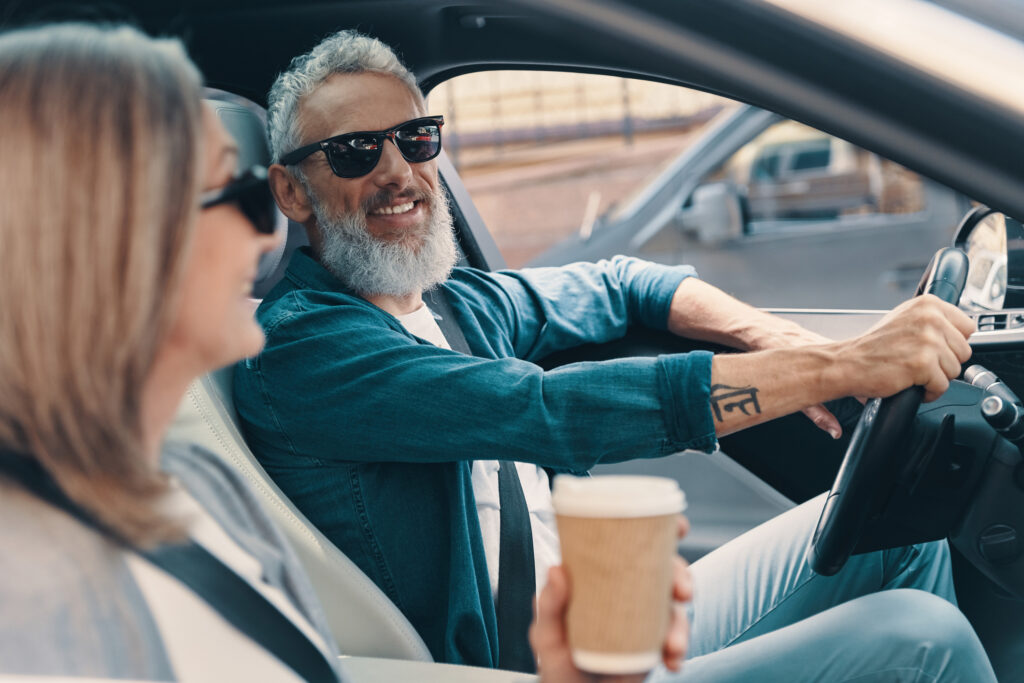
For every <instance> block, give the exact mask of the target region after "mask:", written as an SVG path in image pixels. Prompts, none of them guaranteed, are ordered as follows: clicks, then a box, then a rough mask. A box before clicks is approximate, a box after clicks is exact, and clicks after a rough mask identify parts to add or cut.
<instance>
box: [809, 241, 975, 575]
mask: <svg viewBox="0 0 1024 683" xmlns="http://www.w3.org/2000/svg"><path fill="white" fill-rule="evenodd" d="M967 266H968V262H967V255H966V254H964V252H962V251H960V250H959V249H954V248H946V249H940V250H939V251H938V252H936V254H935V256H934V257H933V258H932V262H931V264H929V267H930V270H929V271H926V272H929V275H928V279H927V281H926V282H925V284H924V287H923V291H924V292H925V293H927V294H934V295H936V296H938V297H939V298H940V299H942V300H943V301H946V302H948V303H951V304H953V305H956V304H957V303H958V302H959V300H960V293H961V292H962V291H963V288H964V283H965V282H966V281H967ZM923 398H924V387H918V386H915V387H909V388H907V389H904V390H903V391H901V392H899V393H898V394H895V395H893V396H890V397H889V398H884V399H878V398H875V399H872V400H870V401H868V403H867V405H865V406H864V412H863V413H861V416H860V422H858V423H857V428H856V429H855V430H854V432H853V437H852V438H851V440H850V446H849V448H847V449H846V456H845V457H844V458H843V463H842V465H840V467H839V472H838V473H837V474H836V480H835V483H834V484H832V490H831V491H830V492H829V495H828V498H827V499H826V500H825V507H824V508H823V509H822V511H821V517H820V518H819V519H818V527H817V528H816V529H815V530H814V536H813V538H812V539H811V546H810V548H808V550H807V559H808V561H809V562H810V564H811V569H813V570H814V571H815V572H816V573H818V574H822V575H824V576H832V575H833V574H835V573H836V572H838V571H839V570H840V569H842V568H843V565H844V564H846V560H847V559H849V557H850V555H851V553H852V552H853V549H854V548H855V547H856V545H857V543H858V541H859V540H860V537H861V533H862V532H863V530H864V524H865V522H866V521H867V519H868V515H869V514H870V512H871V511H872V510H873V509H874V506H875V504H876V503H877V502H878V501H877V500H876V497H877V495H878V494H880V493H884V492H886V491H888V490H889V485H890V484H891V483H892V482H893V481H895V478H896V473H897V471H898V470H899V466H900V465H901V464H902V463H901V459H900V454H899V453H896V452H895V451H896V447H897V446H898V445H899V444H900V442H901V437H902V436H903V435H904V434H905V433H906V432H907V430H908V429H909V428H910V426H911V424H912V423H913V420H914V417H915V415H917V409H918V408H919V407H920V405H921V400H922V399H923Z"/></svg>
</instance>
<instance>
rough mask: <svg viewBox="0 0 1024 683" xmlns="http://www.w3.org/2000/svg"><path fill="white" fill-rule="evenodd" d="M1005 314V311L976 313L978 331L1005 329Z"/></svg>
mask: <svg viewBox="0 0 1024 683" xmlns="http://www.w3.org/2000/svg"><path fill="white" fill-rule="evenodd" d="M1006 320H1007V315H1006V314H1005V313H983V314H979V315H978V331H979V332H993V331H995V330H1005V329H1006Z"/></svg>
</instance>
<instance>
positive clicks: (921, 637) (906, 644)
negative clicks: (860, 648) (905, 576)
mask: <svg viewBox="0 0 1024 683" xmlns="http://www.w3.org/2000/svg"><path fill="white" fill-rule="evenodd" d="M876 596H877V597H879V598H881V597H882V596H884V598H885V601H884V606H883V607H882V609H881V612H882V613H880V614H876V615H875V619H874V620H873V622H872V624H871V626H870V629H871V631H872V637H873V638H875V639H876V640H877V642H878V643H879V644H882V643H888V644H889V646H890V647H898V648H901V649H903V648H906V652H908V653H910V652H916V653H917V654H918V655H920V656H921V657H927V656H929V655H930V654H934V655H938V656H940V657H943V656H944V655H946V654H948V655H949V656H952V657H956V658H961V659H962V658H968V659H975V660H978V661H984V662H986V663H987V661H988V660H987V659H986V658H985V652H984V649H983V648H982V646H981V642H980V641H979V640H978V636H977V635H976V634H975V633H974V629H973V628H972V627H971V624H970V622H968V621H967V617H965V616H964V615H963V613H962V612H961V611H960V610H959V609H958V608H957V607H956V605H953V604H952V603H950V602H949V601H948V600H945V599H943V598H941V597H939V596H937V595H933V594H932V593H928V592H926V591H921V590H915V589H906V588H900V589H896V590H891V591H885V592H884V593H878V594H876ZM964 663H966V662H964Z"/></svg>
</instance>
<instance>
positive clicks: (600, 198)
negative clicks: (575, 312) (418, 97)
mask: <svg viewBox="0 0 1024 683" xmlns="http://www.w3.org/2000/svg"><path fill="white" fill-rule="evenodd" d="M429 108H430V113H432V114H444V115H445V117H446V119H445V120H446V124H445V130H444V135H445V147H446V149H447V151H448V155H449V157H450V158H451V159H452V161H453V163H454V164H455V166H456V168H457V169H458V171H459V173H460V175H461V177H462V179H463V181H464V183H465V186H466V189H467V190H468V192H469V193H470V195H471V197H472V199H473V202H474V203H475V205H476V207H477V209H478V210H479V212H480V214H481V216H482V217H483V219H484V222H485V223H486V224H487V227H488V229H489V230H490V232H491V233H492V235H493V236H494V238H495V241H496V242H497V244H498V247H499V248H500V249H501V251H502V254H503V256H504V258H505V260H506V262H507V263H508V265H509V266H511V267H521V266H527V265H558V264H562V263H568V262H572V261H578V260H596V259H600V258H607V257H610V256H613V255H615V254H628V255H635V256H640V257H643V258H647V259H650V260H653V261H657V262H661V263H668V264H681V263H686V264H690V265H694V266H695V267H696V268H697V269H698V271H699V272H700V274H701V276H702V277H703V278H705V279H707V280H709V281H711V282H714V283H716V284H719V285H720V286H723V288H725V289H728V290H729V291H730V292H732V293H733V294H735V295H737V296H739V297H740V298H743V299H745V300H748V301H750V302H751V303H753V304H755V305H759V306H774V307H790V308H871V309H875V308H878V309H881V308H889V307H891V306H893V305H895V304H896V303H898V302H900V301H902V300H903V299H905V298H907V297H908V296H910V295H911V294H912V293H913V291H914V288H915V287H916V285H917V282H918V280H919V279H920V276H921V273H922V272H923V270H924V268H925V266H926V265H927V263H928V261H929V259H930V258H931V255H932V254H933V253H934V252H935V250H937V249H938V248H940V247H942V246H946V245H948V244H949V243H950V241H951V238H952V234H953V231H954V229H955V226H956V225H957V223H958V221H959V219H960V217H961V216H962V215H963V213H964V211H966V209H967V208H969V206H968V203H967V200H966V198H964V197H962V196H960V195H958V194H957V193H955V192H953V191H951V190H949V189H947V188H944V187H942V186H940V185H938V184H936V183H934V182H932V181H930V180H927V179H925V178H922V177H921V176H919V175H918V174H916V173H914V172H912V171H910V170H908V169H906V168H904V167H902V166H900V165H899V164H896V163H894V162H892V161H889V160H887V159H884V158H882V157H879V156H878V155H876V154H874V153H872V152H870V151H867V150H864V149H862V148H860V147H857V146H856V145H853V144H851V143H849V142H847V141H845V140H842V139H839V138H837V137H834V136H831V135H828V134H826V133H824V132H821V131H818V130H816V129H814V128H811V127H809V126H806V125H803V124H801V123H798V122H795V121H791V120H788V119H785V118H783V117H781V116H778V115H776V114H773V113H771V112H767V111H764V110H761V109H757V108H756V107H751V106H749V105H745V104H741V103H737V102H734V101H731V100H728V99H725V98H721V97H717V96H714V95H710V94H707V93H704V92H700V91H696V90H692V89H688V88H684V87H680V86H676V85H671V84H664V83H653V82H648V81H643V80H639V79H624V78H615V77H610V76H600V75H594V74H575V73H560V72H538V71H532V72H531V71H518V72H510V71H498V72H485V73H476V74H467V75H464V76H459V77H457V78H455V79H452V80H450V81H448V82H446V83H444V84H442V85H440V86H438V87H437V88H435V89H434V91H433V92H432V93H431V94H430V98H429Z"/></svg>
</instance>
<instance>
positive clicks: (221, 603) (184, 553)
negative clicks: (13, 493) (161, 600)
mask: <svg viewBox="0 0 1024 683" xmlns="http://www.w3.org/2000/svg"><path fill="white" fill-rule="evenodd" d="M0 474H2V475H6V476H7V477H9V478H11V479H13V480H15V481H17V482H18V483H20V484H21V485H22V486H24V488H25V489H26V490H28V491H29V492H30V493H32V494H34V495H35V496H36V497H38V498H40V499H42V500H43V501H45V502H47V503H49V504H51V505H53V506H54V507H56V508H59V509H61V510H64V511H65V512H67V513H68V514H70V515H71V516H72V517H74V518H75V519H77V520H79V521H80V522H82V523H83V524H85V525H86V526H88V527H90V528H92V529H95V530H96V531H97V532H99V533H101V534H102V535H104V536H106V537H107V538H110V539H111V540H113V541H114V542H116V543H117V544H118V545H122V546H125V547H130V546H129V545H128V544H127V543H125V542H124V541H123V539H121V538H120V537H119V536H118V534H116V533H114V532H113V531H112V530H110V529H108V528H107V527H106V526H105V525H104V524H102V523H101V522H100V521H99V520H97V519H96V518H95V517H93V516H92V515H91V514H89V513H88V512H87V511H86V510H83V509H82V508H81V507H80V506H79V505H78V504H77V503H75V502H74V501H72V500H71V499H70V498H68V497H67V496H66V495H65V494H64V492H63V491H61V490H60V488H59V487H58V486H57V484H56V483H55V482H54V481H53V479H52V478H51V477H50V475H49V474H48V473H47V472H46V471H45V470H44V469H43V468H42V466H40V465H39V463H37V462H36V461H35V460H33V459H31V458H28V457H25V456H21V455H17V454H14V453H10V452H4V451H0ZM134 552H136V553H138V554H139V555H140V556H142V557H144V558H145V559H147V560H149V561H150V562H151V563H152V564H154V565H155V566H157V567H159V568H160V569H162V570H164V571H165V572H167V573H168V574H170V575H171V576H173V577H174V578H176V579H177V580H178V581H180V582H181V583H183V584H184V585H186V586H187V587H189V588H190V589H192V591H193V592H195V593H196V595H198V596H199V597H200V598H202V599H203V601H205V602H206V604H207V605H209V606H210V607H211V608H212V609H214V610H215V611H216V612H217V613H218V614H220V615H221V617H223V618H224V620H225V621H227V622H228V623H229V624H231V625H232V626H234V627H235V628H236V629H238V630H239V631H240V632H241V633H244V634H245V635H246V636H248V637H249V638H250V639H251V640H253V641H254V642H255V643H257V644H258V645H260V646H261V647H263V649H264V650H266V651H267V652H269V653H270V654H272V655H274V657H276V658H277V659H278V660H279V661H281V662H282V663H283V664H284V665H285V666H288V667H289V668H291V669H292V671H294V672H295V673H296V674H297V675H298V676H300V677H301V678H302V679H303V680H306V681H313V682H314V683H321V682H323V683H337V680H338V676H337V674H336V673H335V671H334V668H333V667H332V666H331V664H330V662H329V660H328V659H327V657H326V656H325V655H324V653H323V652H321V651H320V649H319V648H317V647H316V646H315V645H314V644H313V643H312V642H311V641H310V640H309V638H307V637H306V635H305V634H304V633H303V632H302V631H301V630H299V627H298V626H296V625H295V623H294V622H292V621H291V620H290V619H288V618H287V617H286V616H284V615H283V614H282V613H281V612H280V611H279V610H278V609H277V608H276V607H275V606H274V605H273V604H271V603H270V602H269V601H268V600H267V599H266V598H265V597H264V596H263V594H261V593H260V592H259V591H258V590H256V589H255V588H253V587H252V586H251V585H249V583H248V582H246V581H245V580H244V579H243V578H242V577H240V576H238V574H236V573H235V572H233V571H232V570H231V569H230V568H228V567H227V566H226V565H225V564H224V563H223V562H221V561H220V560H218V559H217V558H216V557H214V556H213V555H212V554H210V552H209V551H208V550H206V549H205V548H203V547H202V546H200V545H199V544H197V543H195V542H194V541H188V542H187V543H184V544H182V545H166V546H161V547H160V548H157V549H155V550H134Z"/></svg>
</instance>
